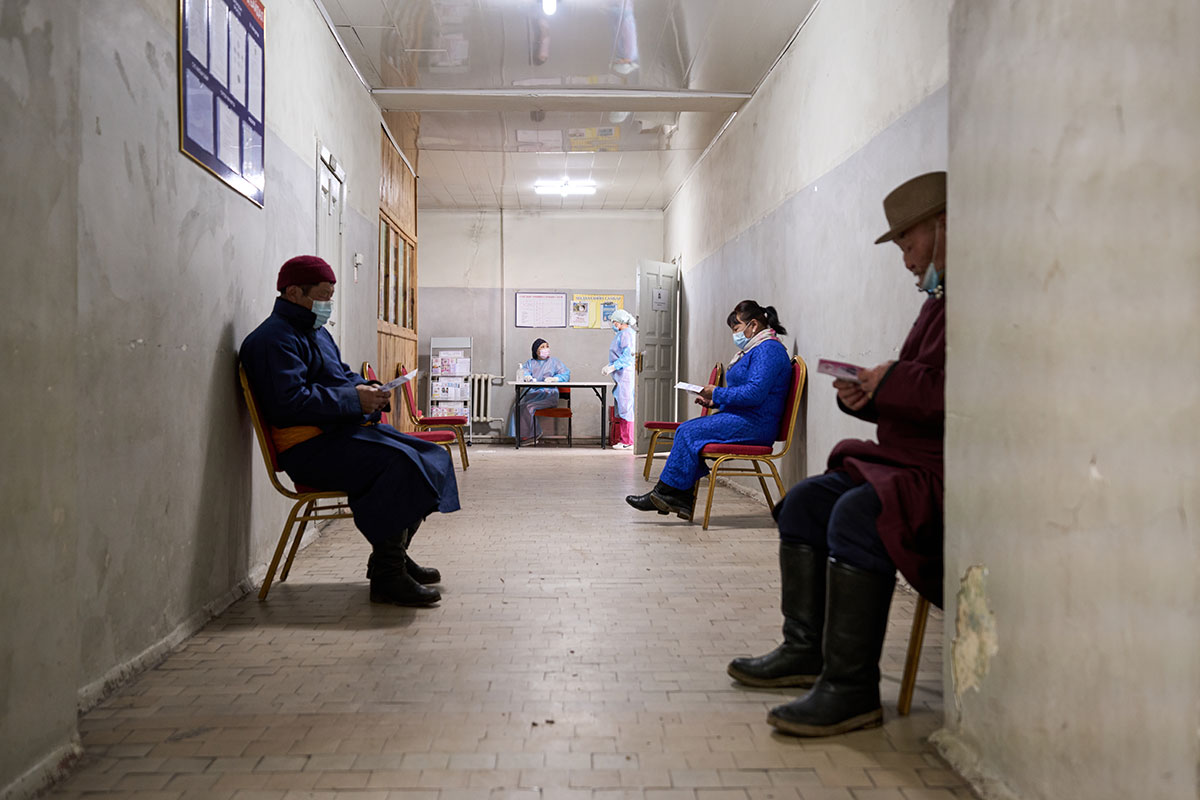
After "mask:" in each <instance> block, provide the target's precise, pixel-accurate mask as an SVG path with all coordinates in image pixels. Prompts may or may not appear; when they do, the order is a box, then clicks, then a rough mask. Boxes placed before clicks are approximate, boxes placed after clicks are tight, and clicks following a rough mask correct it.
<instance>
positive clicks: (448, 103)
mask: <svg viewBox="0 0 1200 800" xmlns="http://www.w3.org/2000/svg"><path fill="white" fill-rule="evenodd" d="M318 2H319V3H320V4H321V5H322V6H323V7H324V9H325V11H326V14H327V16H328V18H329V20H330V22H331V23H332V25H333V27H334V31H335V33H336V34H337V35H338V37H339V39H340V40H341V42H342V45H343V47H344V48H345V50H346V52H347V54H348V55H349V56H350V59H351V61H352V62H353V63H354V66H355V68H356V69H357V70H358V72H359V74H360V75H361V76H362V77H363V79H364V80H365V81H366V83H367V84H368V85H369V86H370V88H371V91H372V95H373V96H374V97H375V99H376V101H377V102H378V103H379V106H380V108H382V109H383V110H384V111H385V112H389V111H405V112H420V129H419V135H418V138H417V147H418V150H419V157H418V163H417V164H416V167H417V173H418V175H419V180H418V184H417V186H418V188H417V196H418V205H419V206H420V207H421V208H450V209H480V208H490V209H495V208H505V209H559V208H564V209H661V208H663V207H664V206H665V205H666V204H667V202H668V201H669V200H670V199H671V197H672V196H673V194H674V193H675V190H676V189H677V188H678V187H679V185H680V183H681V182H682V181H683V180H684V178H685V177H686V176H687V174H688V172H689V171H690V170H691V168H692V166H693V165H694V164H695V162H696V160H697V159H698V158H699V157H700V154H701V153H703V152H704V149H705V148H706V147H707V146H708V145H709V143H710V142H711V141H712V140H713V138H714V137H715V136H716V135H717V134H718V132H719V131H720V130H721V129H722V127H723V126H724V125H725V124H726V123H727V121H728V120H729V118H730V116H731V115H732V114H733V113H735V112H736V111H737V109H738V108H740V107H741V105H742V104H743V103H744V102H745V101H746V100H747V99H749V97H750V96H751V95H752V94H753V92H754V90H755V89H756V87H757V86H758V85H759V83H760V82H761V81H762V79H763V78H764V77H765V75H766V74H767V72H768V71H769V70H770V69H771V67H772V66H773V65H774V63H775V62H776V60H777V59H778V57H779V56H780V54H781V53H782V52H783V51H784V49H785V48H786V47H787V46H788V44H789V43H790V42H791V40H792V38H793V36H794V34H795V32H796V30H797V29H798V28H799V27H800V25H801V24H802V23H803V21H804V19H805V17H806V16H807V14H808V12H809V10H810V9H811V8H812V6H813V5H814V3H815V2H816V0H558V2H556V3H551V5H554V6H556V8H555V10H554V13H553V14H548V13H546V11H547V9H546V8H545V7H544V0H318ZM563 178H569V179H570V180H572V181H580V180H590V181H593V182H594V183H595V188H596V192H595V194H594V195H591V196H569V197H565V198H564V197H562V196H560V195H558V194H553V195H537V194H535V193H534V190H533V185H534V182H535V181H537V180H541V179H553V180H561V179H563Z"/></svg>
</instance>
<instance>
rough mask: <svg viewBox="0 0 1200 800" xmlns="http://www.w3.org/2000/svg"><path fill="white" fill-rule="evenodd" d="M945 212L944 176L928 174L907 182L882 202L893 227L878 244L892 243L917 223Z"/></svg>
mask: <svg viewBox="0 0 1200 800" xmlns="http://www.w3.org/2000/svg"><path fill="white" fill-rule="evenodd" d="M945 210H946V173H945V172H927V173H925V174H924V175H918V176H917V177H915V178H913V179H912V180H909V181H905V182H904V183H902V184H900V185H899V186H897V187H896V188H895V189H892V191H891V193H890V194H888V196H887V197H885V198H883V213H884V216H886V217H887V221H888V225H889V226H890V227H889V228H888V232H887V233H885V234H884V235H883V236H880V237H879V238H878V239H876V240H875V244H883V243H884V242H890V241H892V240H893V239H895V238H896V237H897V236H899V235H900V234H902V233H904V232H905V231H906V230H908V229H909V228H911V227H912V226H913V225H916V224H917V223H918V222H923V221H925V220H927V219H929V218H930V217H932V216H934V215H935V214H940V213H941V212H943V211H945Z"/></svg>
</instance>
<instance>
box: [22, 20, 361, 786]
mask: <svg viewBox="0 0 1200 800" xmlns="http://www.w3.org/2000/svg"><path fill="white" fill-rule="evenodd" d="M84 8H85V9H86V13H80V11H79V10H78V9H76V4H67V3H36V4H30V3H25V2H17V1H16V0H3V6H2V11H0V63H2V64H3V69H0V102H2V103H3V111H4V113H2V114H0V135H2V137H3V141H4V142H5V147H4V151H3V155H2V156H0V158H2V159H3V175H4V176H5V180H6V182H7V183H8V185H9V186H10V187H20V191H8V192H5V193H4V201H3V202H4V212H5V213H3V214H2V215H0V226H3V230H4V232H5V234H6V235H5V237H4V238H5V241H6V244H7V246H8V258H6V259H5V262H4V276H5V280H6V286H7V287H8V288H9V290H10V291H11V294H10V295H9V299H10V301H11V302H10V311H9V313H7V314H6V315H4V322H3V324H4V326H5V328H4V330H5V337H4V343H5V344H4V347H5V357H6V362H5V363H6V366H7V367H8V369H9V374H10V376H19V380H9V381H6V382H5V391H4V392H3V394H2V395H0V397H2V398H3V399H2V403H3V405H2V409H3V416H4V418H5V419H6V420H9V421H10V422H16V421H23V422H24V424H10V426H9V433H8V435H6V436H5V437H4V438H3V442H4V444H3V445H2V447H3V448H4V449H3V455H4V456H5V457H6V458H5V463H6V464H8V465H10V466H9V467H8V468H6V469H5V470H4V473H3V500H4V505H5V507H6V508H9V509H12V510H13V511H14V512H15V513H14V514H13V515H11V516H10V518H9V522H8V523H7V525H6V533H5V536H4V537H3V544H2V545H0V548H3V552H2V556H3V557H0V587H3V588H0V592H2V593H3V594H2V597H3V600H4V601H5V608H6V609H8V613H5V614H4V615H3V617H2V620H0V703H2V705H0V787H7V789H6V791H11V792H13V793H16V794H19V793H22V792H24V791H25V790H27V789H28V788H30V787H34V786H36V785H38V784H39V783H40V782H41V781H43V780H44V779H45V777H46V776H47V775H50V774H52V773H53V771H54V769H55V768H56V765H57V764H58V762H59V760H60V758H61V757H62V756H63V755H66V754H69V752H70V749H71V741H72V737H73V736H74V729H75V710H76V706H77V705H83V706H86V705H89V704H91V703H94V702H96V701H97V700H98V699H99V698H101V697H102V696H103V694H104V693H105V692H106V691H107V689H108V687H109V686H111V685H112V684H113V683H115V682H117V681H120V680H121V679H123V678H124V677H126V676H127V675H128V674H129V673H130V672H132V671H136V670H137V669H140V668H142V667H144V666H146V665H147V664H150V663H153V662H154V661H155V660H156V659H158V658H159V657H161V656H162V655H163V654H164V653H165V652H166V651H167V650H168V649H169V648H170V647H171V646H173V645H174V644H175V643H177V642H178V641H179V640H180V639H182V638H183V637H184V636H186V635H187V634H189V633H190V632H192V631H193V630H195V629H196V627H198V626H199V625H200V624H202V623H203V621H204V620H205V619H206V618H207V617H208V615H209V614H210V613H211V612H212V611H213V610H214V609H219V608H221V607H223V606H224V605H225V604H227V603H228V602H230V601H231V600H232V599H233V598H235V597H237V596H239V594H240V593H241V592H243V591H244V590H245V588H246V586H247V585H248V578H250V577H251V576H252V575H255V574H261V571H262V564H263V563H264V562H265V560H266V558H267V556H268V555H269V550H270V548H271V547H272V546H273V544H274V540H275V538H276V537H277V536H278V532H279V526H280V525H281V523H282V519H283V517H284V515H285V513H286V505H285V504H284V502H283V501H282V498H277V496H275V495H274V493H273V491H272V490H271V489H270V487H269V485H268V484H267V482H266V476H265V475H263V474H262V468H261V465H260V462H259V461H258V454H257V452H255V451H253V450H252V449H251V447H252V437H251V434H250V431H249V427H248V422H247V420H246V418H245V413H244V411H243V410H242V407H241V400H240V392H239V390H238V387H237V381H236V373H235V353H236V348H237V346H238V344H239V343H240V341H241V339H242V337H243V336H244V335H245V334H246V333H247V332H249V331H250V330H251V328H253V327H254V326H255V325H257V324H258V322H260V321H261V320H262V319H263V318H264V317H265V316H266V314H267V313H268V312H269V310H270V308H271V304H272V302H273V295H274V275H275V272H276V271H277V269H278V266H279V264H280V263H281V262H282V261H283V260H284V259H285V258H287V257H289V256H291V255H294V254H297V253H303V252H311V251H313V250H314V248H315V246H316V213H315V210H316V178H315V165H316V159H317V155H316V154H317V146H318V142H320V143H323V144H325V145H326V146H327V147H329V148H330V149H331V150H332V151H333V152H334V153H335V154H336V155H337V157H338V158H339V160H340V161H341V162H342V163H343V165H344V167H345V169H346V171H347V180H348V190H349V213H348V215H347V219H346V231H347V234H346V241H345V251H346V254H347V256H348V255H349V254H350V253H353V252H362V253H364V260H365V263H366V264H367V265H368V266H369V269H368V271H367V273H366V274H365V275H364V280H363V282H362V283H360V284H358V285H355V284H354V282H353V279H352V277H348V276H343V280H342V281H341V282H340V283H339V287H338V288H339V294H341V295H342V303H341V312H342V316H343V319H342V320H340V322H341V328H340V335H341V337H342V341H343V347H344V349H345V351H346V353H347V356H348V358H349V359H350V360H351V361H353V360H354V359H355V358H359V359H361V358H362V357H363V354H367V355H370V354H373V353H374V349H375V332H374V331H375V320H374V317H375V314H374V310H375V309H374V306H375V292H374V285H373V280H374V269H373V267H371V266H370V265H373V264H374V262H375V250H376V248H377V247H378V244H377V233H376V230H377V229H376V222H375V220H376V217H377V211H376V209H377V205H378V186H379V164H378V161H379V155H378V154H379V124H380V119H379V112H378V110H377V108H376V107H375V106H374V104H373V102H372V101H371V99H370V98H369V96H368V95H367V93H366V91H365V90H364V89H363V88H362V86H361V85H360V84H359V83H358V80H357V78H356V77H355V76H354V74H353V72H352V71H351V69H350V68H349V66H348V65H347V64H346V63H345V60H344V58H343V57H342V55H341V53H340V51H339V50H338V49H337V47H336V43H335V42H334V40H333V38H332V36H330V34H329V33H328V30H327V29H326V27H325V25H324V22H323V20H322V19H321V17H320V15H319V13H318V12H317V10H316V8H315V6H314V5H313V4H312V3H311V2H310V0H272V2H271V3H270V7H269V10H268V16H267V41H266V59H267V61H266V86H267V93H266V117H267V120H266V121H267V137H266V145H265V147H266V150H265V159H266V160H265V164H266V173H267V174H266V181H267V183H266V206H265V208H262V209H260V208H258V207H256V206H254V205H253V204H251V203H250V202H248V201H247V200H245V199H244V198H242V197H241V196H240V195H237V194H235V193H234V192H232V191H231V190H230V189H228V188H227V187H226V186H225V185H224V184H222V183H220V182H219V181H217V180H216V179H214V178H213V177H211V176H210V175H209V173H208V172H206V171H205V170H203V169H201V168H200V167H199V166H197V165H196V164H194V163H193V162H192V161H191V160H190V159H188V158H186V157H185V156H183V155H182V154H181V153H180V152H179V130H178V107H177V78H176V71H177V52H176V36H177V33H176V16H177V13H178V3H177V2H175V0H140V1H139V2H127V1H126V0H96V2H91V3H88V4H86V6H80V9H84ZM368 281H369V282H368ZM16 465H19V468H18V467H17V466H16ZM28 770H32V772H30V773H27V771H28ZM22 776H24V777H22Z"/></svg>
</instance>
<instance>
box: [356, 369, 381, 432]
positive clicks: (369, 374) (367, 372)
mask: <svg viewBox="0 0 1200 800" xmlns="http://www.w3.org/2000/svg"><path fill="white" fill-rule="evenodd" d="M359 375H362V376H363V377H364V378H366V379H367V380H369V381H377V380H379V378H377V377H376V376H375V368H374V367H372V366H371V362H370V361H364V362H363V363H362V372H360V373H359ZM379 421H380V422H382V423H383V424H384V425H387V424H388V415H387V412H386V411H381V412H379Z"/></svg>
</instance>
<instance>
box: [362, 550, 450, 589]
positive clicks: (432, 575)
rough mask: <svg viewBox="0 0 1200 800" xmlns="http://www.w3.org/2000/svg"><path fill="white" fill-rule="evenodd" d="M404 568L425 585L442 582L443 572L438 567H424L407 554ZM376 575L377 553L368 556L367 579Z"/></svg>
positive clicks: (414, 578)
mask: <svg viewBox="0 0 1200 800" xmlns="http://www.w3.org/2000/svg"><path fill="white" fill-rule="evenodd" d="M404 568H405V571H407V572H408V574H409V575H411V576H412V578H413V580H415V581H416V582H417V583H419V584H422V585H424V586H428V585H429V584H431V583H441V582H442V573H440V572H438V569H437V567H422V566H421V565H420V564H418V563H417V562H415V561H413V560H412V559H411V558H409V557H408V556H407V555H406V556H404ZM374 576H375V554H374V553H371V555H369V556H367V579H368V580H369V579H371V578H372V577H374Z"/></svg>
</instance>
